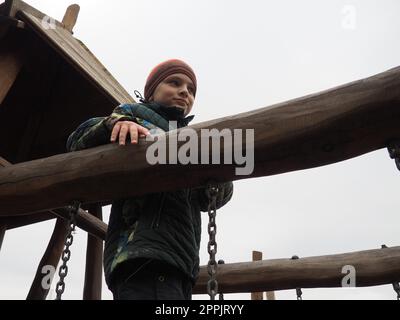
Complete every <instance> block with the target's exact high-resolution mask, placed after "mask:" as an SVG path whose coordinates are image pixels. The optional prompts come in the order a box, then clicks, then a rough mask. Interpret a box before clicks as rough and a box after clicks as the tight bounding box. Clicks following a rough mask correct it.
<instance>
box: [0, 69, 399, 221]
mask: <svg viewBox="0 0 400 320" xmlns="http://www.w3.org/2000/svg"><path fill="white" fill-rule="evenodd" d="M399 88H400V67H398V68H394V69H391V70H389V71H386V72H384V73H381V74H378V75H375V76H373V77H370V78H367V79H363V80H359V81H355V82H353V83H350V84H347V85H343V86H340V87H337V88H334V89H331V90H327V91H324V92H321V93H318V94H313V95H309V96H306V97H303V98H300V99H295V100H292V101H289V102H285V103H281V104H278V105H274V106H271V107H267V108H263V109H259V110H255V111H251V112H247V113H243V114H239V115H236V116H230V117H226V118H222V119H218V120H213V121H209V122H205V123H201V124H198V125H195V126H193V127H192V128H193V129H195V130H196V132H197V133H198V136H199V138H198V140H197V142H198V145H199V146H201V143H202V142H204V141H201V135H200V130H201V129H202V128H203V129H212V128H215V129H217V130H222V129H225V128H228V129H254V148H253V147H252V146H251V145H250V150H248V151H249V152H250V151H253V150H254V171H253V172H252V173H251V174H249V175H240V176H239V175H236V171H235V169H236V165H235V164H231V165H230V164H226V165H209V164H201V165H198V164H189V165H185V168H184V170H183V168H182V167H181V166H180V165H171V164H170V165H156V166H152V165H151V164H149V162H148V161H147V159H146V151H147V148H148V146H149V145H151V144H152V143H151V142H145V141H141V142H140V143H139V145H133V146H132V145H129V146H125V147H120V146H117V145H115V144H113V145H106V146H101V147H97V148H93V149H90V150H84V151H80V152H73V153H69V154H63V155H57V156H54V157H51V158H47V159H41V160H36V161H32V162H28V163H21V164H17V165H14V166H12V167H9V168H4V169H3V170H0V215H5V214H7V215H19V214H23V213H25V212H34V211H41V210H44V209H50V208H57V207H64V206H66V205H68V204H69V203H71V202H72V201H73V200H79V201H81V202H83V203H90V202H92V203H94V202H96V203H97V202H101V201H103V200H110V199H117V198H124V197H129V196H136V195H142V194H146V193H152V192H160V191H167V190H175V189H179V188H183V187H195V186H199V185H205V184H206V182H208V181H209V180H215V181H218V182H222V181H231V180H239V179H246V178H251V177H260V176H269V175H274V174H279V173H284V172H290V171H294V170H302V169H307V168H313V167H317V166H323V165H327V164H331V163H335V162H338V161H343V160H346V159H350V158H353V157H357V156H359V155H362V154H364V153H367V152H371V151H374V150H378V149H381V148H384V147H386V146H387V145H388V144H389V143H390V142H391V141H392V140H395V139H399V138H400V126H399V125H398V123H399V120H400V90H399ZM180 131H181V130H178V132H177V131H173V132H170V133H169V134H167V135H166V136H161V137H160V141H161V142H165V141H166V140H167V139H168V138H171V139H173V138H174V137H175V138H176V135H177V133H179V132H180ZM213 136H218V137H219V133H214V135H213ZM244 136H245V135H244ZM203 140H206V141H209V138H204V139H203ZM160 144H162V143H160ZM183 144H185V142H179V143H178V147H177V149H178V150H179V148H180V147H181V146H182V145H183ZM223 145H224V144H223V143H221V146H220V150H222V151H223V150H224V148H223ZM242 145H244V142H243V141H230V143H229V145H228V147H232V148H237V147H238V146H242ZM228 147H226V149H228ZM166 148H167V147H165V149H166ZM243 149H244V148H243ZM163 150H164V149H163V148H162V149H161V151H163ZM164 152H166V150H164ZM201 152H204V150H200V152H199V154H201ZM221 154H223V152H221ZM250 160H251V159H250ZM203 163H204V162H203ZM149 176H151V177H152V179H148V177H149Z"/></svg>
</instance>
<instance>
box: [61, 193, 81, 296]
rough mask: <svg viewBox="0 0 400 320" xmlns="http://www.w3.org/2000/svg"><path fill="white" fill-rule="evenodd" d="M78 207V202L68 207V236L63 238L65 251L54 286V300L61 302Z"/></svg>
mask: <svg viewBox="0 0 400 320" xmlns="http://www.w3.org/2000/svg"><path fill="white" fill-rule="evenodd" d="M80 205H81V204H80V202H78V201H74V202H73V203H72V206H69V217H70V219H69V221H68V234H67V236H66V237H65V249H64V251H63V253H62V256H61V259H62V261H63V264H62V265H61V266H60V270H59V272H58V275H59V276H60V280H59V281H58V283H57V286H56V293H57V297H56V300H61V296H62V294H63V293H64V290H65V282H64V279H65V277H66V276H67V274H68V266H67V262H68V261H69V259H70V258H71V251H70V250H69V247H70V246H71V245H72V242H73V241H74V237H73V232H75V227H76V216H77V214H78V211H79V208H80Z"/></svg>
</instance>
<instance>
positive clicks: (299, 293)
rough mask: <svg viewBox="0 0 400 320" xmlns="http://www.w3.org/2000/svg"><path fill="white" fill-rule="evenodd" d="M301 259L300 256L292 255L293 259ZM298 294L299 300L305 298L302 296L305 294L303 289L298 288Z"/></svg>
mask: <svg viewBox="0 0 400 320" xmlns="http://www.w3.org/2000/svg"><path fill="white" fill-rule="evenodd" d="M298 259H299V257H298V256H293V257H292V260H298ZM296 295H297V300H299V301H300V300H303V297H302V295H303V292H302V291H301V288H296Z"/></svg>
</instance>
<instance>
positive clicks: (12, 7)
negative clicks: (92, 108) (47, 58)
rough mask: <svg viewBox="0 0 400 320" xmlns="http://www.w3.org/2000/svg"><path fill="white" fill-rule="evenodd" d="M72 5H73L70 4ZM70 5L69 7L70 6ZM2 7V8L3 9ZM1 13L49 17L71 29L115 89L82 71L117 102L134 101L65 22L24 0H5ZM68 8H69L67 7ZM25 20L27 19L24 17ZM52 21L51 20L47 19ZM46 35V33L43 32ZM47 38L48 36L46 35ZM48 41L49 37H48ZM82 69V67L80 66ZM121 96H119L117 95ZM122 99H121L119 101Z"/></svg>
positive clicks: (71, 61)
mask: <svg viewBox="0 0 400 320" xmlns="http://www.w3.org/2000/svg"><path fill="white" fill-rule="evenodd" d="M70 7H71V6H70ZM70 7H69V8H70ZM1 9H2V10H1ZM0 10H1V11H2V12H1V11H0V14H1V13H3V15H7V16H10V17H13V18H14V17H18V16H19V17H21V18H22V17H27V16H26V14H29V15H32V16H34V17H35V18H37V19H39V20H42V19H43V18H46V17H47V19H51V23H55V24H56V26H57V27H60V28H62V29H65V30H67V31H69V36H70V37H71V38H72V39H74V40H76V41H77V42H78V43H79V45H80V46H81V47H82V48H83V49H84V50H85V51H86V52H87V53H88V54H89V55H90V57H91V58H92V59H93V60H94V61H95V62H96V63H97V64H98V67H99V68H101V70H102V71H103V72H104V73H105V75H106V76H107V77H108V78H109V80H110V82H111V83H113V85H112V86H113V87H114V88H113V89H112V91H113V92H112V91H110V90H109V89H106V88H105V87H103V86H102V85H101V84H100V83H98V81H97V79H95V78H93V77H92V75H90V74H87V72H86V71H85V70H80V71H81V72H83V73H84V74H85V75H86V76H87V77H89V78H90V79H91V81H94V82H95V83H97V85H98V86H100V87H102V90H103V91H104V93H106V94H107V96H108V97H109V98H111V99H112V100H114V101H115V102H116V103H123V102H124V103H129V102H130V103H134V102H135V100H134V99H133V97H132V96H131V95H130V94H129V93H128V92H127V91H126V90H125V89H124V88H123V87H122V85H121V84H120V83H119V82H118V81H117V80H116V79H115V78H114V77H113V75H112V74H111V73H110V72H109V71H108V70H107V68H106V67H105V66H104V65H103V64H102V63H101V62H100V61H99V59H97V57H96V56H95V55H94V54H93V53H92V52H91V51H90V50H89V48H88V47H87V46H86V45H85V44H84V43H83V42H82V41H81V40H79V39H77V38H75V37H74V36H73V35H72V33H71V31H70V30H69V29H68V28H66V26H64V24H63V23H62V22H60V21H58V20H56V19H54V18H52V17H49V16H48V15H46V14H45V13H43V12H41V11H39V10H37V9H36V8H34V7H32V6H30V5H29V4H27V3H25V2H24V1H22V0H6V1H5V2H3V3H2V4H1V5H0ZM67 10H68V9H67ZM23 20H25V19H23ZM47 22H50V21H47ZM36 31H38V32H40V33H43V30H40V29H37V30H36ZM43 35H44V34H43ZM45 38H46V37H45ZM47 41H48V39H47ZM63 54H67V53H66V52H63ZM68 60H69V63H71V64H73V65H76V66H77V67H78V65H77V64H76V63H75V61H74V59H68ZM78 69H80V68H78ZM116 92H119V93H118V94H117V95H115V93H116ZM117 96H119V98H118V97H117ZM118 100H121V101H118Z"/></svg>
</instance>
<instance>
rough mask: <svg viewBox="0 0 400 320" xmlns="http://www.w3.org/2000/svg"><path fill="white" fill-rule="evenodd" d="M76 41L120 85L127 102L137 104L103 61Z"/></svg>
mask: <svg viewBox="0 0 400 320" xmlns="http://www.w3.org/2000/svg"><path fill="white" fill-rule="evenodd" d="M74 38H75V37H74ZM75 40H76V41H78V42H79V44H80V45H81V46H82V48H84V49H85V50H86V51H87V53H88V54H90V55H91V56H92V58H93V59H94V60H95V61H96V62H97V63H98V64H99V66H101V67H102V69H103V71H104V72H105V73H106V74H107V75H108V76H109V77H110V79H112V80H114V81H115V82H116V84H118V85H119V87H120V90H121V91H122V93H123V94H124V96H125V97H126V98H127V99H128V100H129V101H126V102H127V103H128V102H131V103H135V99H134V98H133V97H132V96H131V95H130V94H129V93H128V91H126V90H125V88H124V87H123V86H122V85H121V84H120V83H119V81H118V80H117V79H115V77H114V76H113V75H112V74H111V72H110V71H108V69H107V68H106V67H105V66H104V65H103V63H101V61H100V60H99V59H98V58H97V57H96V56H95V55H94V53H93V52H92V51H90V49H89V48H88V47H87V46H86V45H85V44H84V43H83V42H82V41H81V40H79V39H78V38H75Z"/></svg>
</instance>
